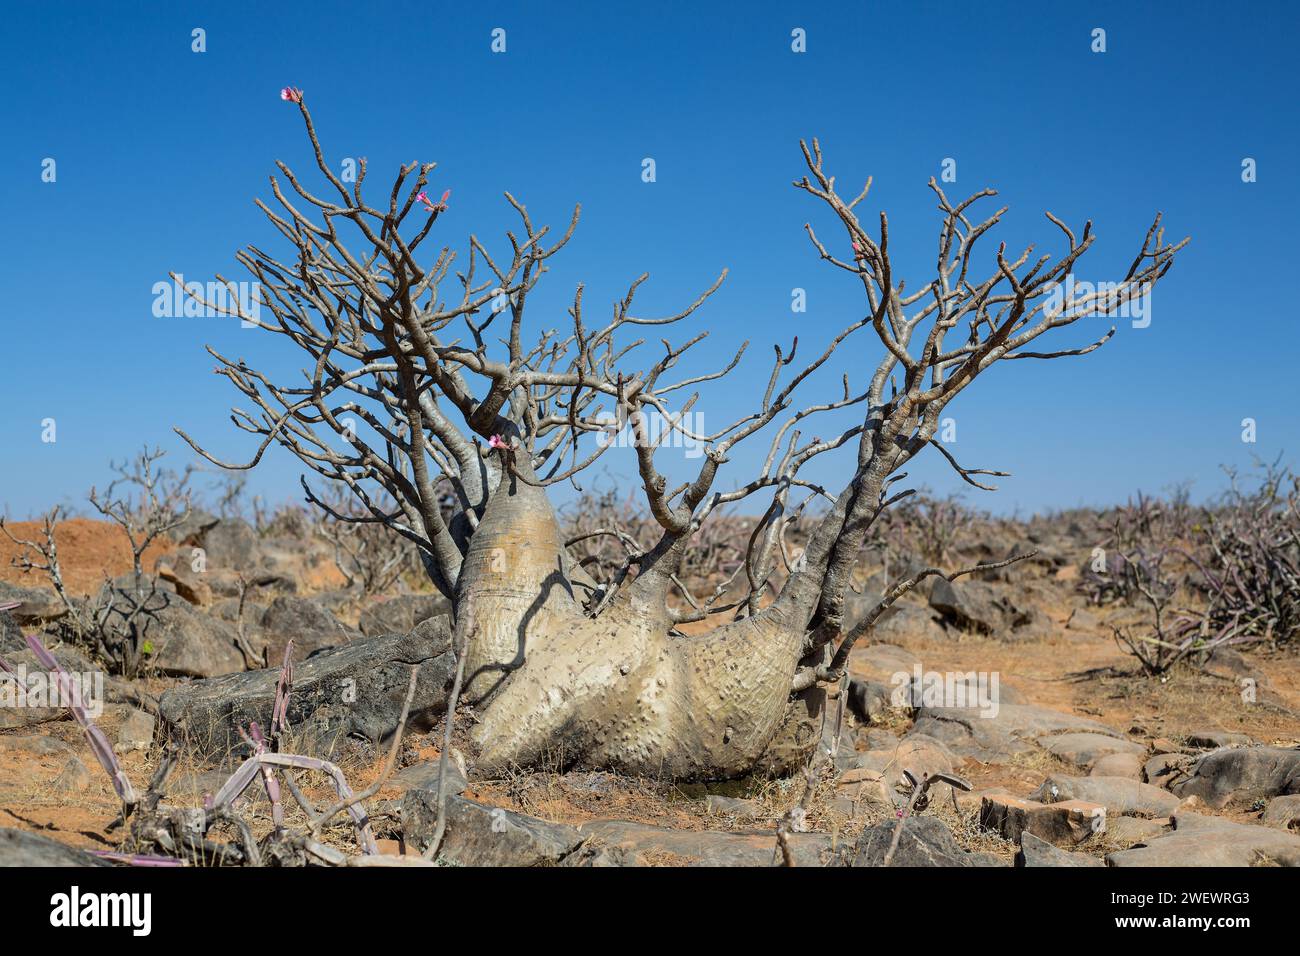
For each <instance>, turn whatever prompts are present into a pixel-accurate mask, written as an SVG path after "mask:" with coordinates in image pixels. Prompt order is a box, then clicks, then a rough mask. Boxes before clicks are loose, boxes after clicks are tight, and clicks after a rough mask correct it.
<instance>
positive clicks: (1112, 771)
mask: <svg viewBox="0 0 1300 956" xmlns="http://www.w3.org/2000/svg"><path fill="white" fill-rule="evenodd" d="M1142 767H1143V761H1142V756H1141V754H1136V753H1113V754H1106V755H1105V756H1104V757H1098V758H1097V762H1096V763H1094V764H1093V765H1092V767H1091V768H1090V769H1089V770H1088V774H1089V775H1090V776H1093V777H1125V778H1127V779H1129V780H1141V779H1142Z"/></svg>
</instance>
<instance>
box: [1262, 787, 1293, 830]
mask: <svg viewBox="0 0 1300 956" xmlns="http://www.w3.org/2000/svg"><path fill="white" fill-rule="evenodd" d="M1259 822H1260V823H1262V824H1264V825H1265V826H1270V827H1281V828H1282V829H1283V830H1300V793H1289V794H1287V795H1286V796H1284V797H1274V798H1273V799H1272V800H1270V801H1269V802H1268V806H1266V807H1265V808H1264V814H1263V816H1261V817H1260V818H1259Z"/></svg>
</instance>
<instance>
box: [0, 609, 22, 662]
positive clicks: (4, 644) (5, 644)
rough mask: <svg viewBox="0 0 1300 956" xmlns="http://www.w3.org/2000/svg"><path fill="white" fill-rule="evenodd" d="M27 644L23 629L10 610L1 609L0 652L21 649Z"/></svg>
mask: <svg viewBox="0 0 1300 956" xmlns="http://www.w3.org/2000/svg"><path fill="white" fill-rule="evenodd" d="M26 646H27V642H26V641H24V640H23V629H22V628H21V627H20V626H19V625H18V622H17V621H15V620H14V619H13V616H12V615H11V614H10V613H9V612H8V611H0V654H3V653H4V652H5V651H21V650H22V649H23V648H24V647H26Z"/></svg>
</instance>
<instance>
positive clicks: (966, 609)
mask: <svg viewBox="0 0 1300 956" xmlns="http://www.w3.org/2000/svg"><path fill="white" fill-rule="evenodd" d="M930 607H932V608H934V609H935V610H936V611H938V612H939V614H940V615H941V616H942V617H943V619H944V620H945V621H947V622H948V623H950V624H952V625H954V626H955V627H959V628H961V629H963V630H968V631H976V632H978V633H981V634H993V633H995V632H997V631H1000V630H1002V629H1003V628H1004V627H1006V626H1007V623H1008V622H1007V619H1006V615H1005V614H1004V611H1003V608H1002V607H1001V606H1000V605H999V603H998V600H997V592H996V591H995V590H994V589H993V586H992V585H990V584H986V583H984V582H982V581H949V580H947V579H946V578H935V579H934V584H933V585H932V586H931V588H930Z"/></svg>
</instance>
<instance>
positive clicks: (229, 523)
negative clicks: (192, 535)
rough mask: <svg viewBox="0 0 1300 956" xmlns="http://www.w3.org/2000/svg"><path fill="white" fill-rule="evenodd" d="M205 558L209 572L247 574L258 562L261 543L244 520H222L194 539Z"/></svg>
mask: <svg viewBox="0 0 1300 956" xmlns="http://www.w3.org/2000/svg"><path fill="white" fill-rule="evenodd" d="M197 543H198V545H199V546H200V547H201V548H203V550H204V552H205V553H206V555H207V563H208V569H209V570H211V571H220V570H230V571H236V572H242V573H244V574H248V573H249V572H251V571H253V570H254V569H255V568H257V567H258V566H259V565H260V563H261V542H260V541H259V539H258V537H257V532H256V531H255V530H253V526H252V525H250V524H249V523H248V522H247V521H243V520H241V519H239V518H221V519H218V520H217V522H216V523H215V524H213V525H211V526H210V527H208V528H207V529H206V530H204V531H203V532H202V534H200V535H198V536H197Z"/></svg>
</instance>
